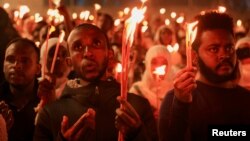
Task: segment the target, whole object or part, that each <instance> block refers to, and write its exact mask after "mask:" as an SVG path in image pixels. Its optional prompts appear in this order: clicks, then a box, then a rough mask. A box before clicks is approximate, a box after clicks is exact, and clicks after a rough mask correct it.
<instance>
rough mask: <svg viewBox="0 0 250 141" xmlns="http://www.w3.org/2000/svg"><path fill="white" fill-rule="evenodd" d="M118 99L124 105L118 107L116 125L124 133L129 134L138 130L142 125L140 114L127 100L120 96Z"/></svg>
mask: <svg viewBox="0 0 250 141" xmlns="http://www.w3.org/2000/svg"><path fill="white" fill-rule="evenodd" d="M117 100H118V101H119V102H120V104H121V105H122V107H120V108H117V109H116V117H115V126H116V128H117V129H119V130H120V131H121V133H122V134H123V135H125V136H126V135H128V134H130V133H133V132H134V131H137V129H138V128H139V127H140V126H141V125H142V122H141V119H140V116H139V115H138V113H137V112H136V110H135V109H134V108H133V107H132V105H131V104H130V103H128V102H127V100H125V99H123V98H122V97H120V96H118V97H117Z"/></svg>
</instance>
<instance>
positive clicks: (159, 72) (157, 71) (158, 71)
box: [153, 65, 167, 76]
mask: <svg viewBox="0 0 250 141" xmlns="http://www.w3.org/2000/svg"><path fill="white" fill-rule="evenodd" d="M166 67H167V66H166V65H162V66H159V67H157V68H155V70H154V72H153V73H154V74H156V75H159V76H160V75H161V76H162V75H165V73H166Z"/></svg>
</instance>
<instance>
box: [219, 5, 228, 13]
mask: <svg viewBox="0 0 250 141" xmlns="http://www.w3.org/2000/svg"><path fill="white" fill-rule="evenodd" d="M226 11H227V8H226V7H225V6H218V12H219V13H225V12H226Z"/></svg>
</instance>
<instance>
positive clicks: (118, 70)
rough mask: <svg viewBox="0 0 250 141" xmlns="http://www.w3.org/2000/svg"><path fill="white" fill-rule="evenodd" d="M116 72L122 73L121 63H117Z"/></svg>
mask: <svg viewBox="0 0 250 141" xmlns="http://www.w3.org/2000/svg"><path fill="white" fill-rule="evenodd" d="M115 71H116V72H117V73H120V72H122V64H121V63H117V65H116V67H115Z"/></svg>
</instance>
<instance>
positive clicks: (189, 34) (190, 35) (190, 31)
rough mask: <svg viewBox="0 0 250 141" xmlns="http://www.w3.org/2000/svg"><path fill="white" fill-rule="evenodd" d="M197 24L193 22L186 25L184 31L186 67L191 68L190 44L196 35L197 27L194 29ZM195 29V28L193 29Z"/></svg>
mask: <svg viewBox="0 0 250 141" xmlns="http://www.w3.org/2000/svg"><path fill="white" fill-rule="evenodd" d="M197 24H198V21H195V22H193V23H188V24H187V29H186V56H187V67H188V68H190V67H192V58H191V51H192V47H191V45H192V43H193V41H194V39H195V36H196V33H197V27H195V26H196V25H197ZM194 27H195V28H194Z"/></svg>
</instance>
